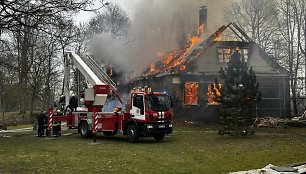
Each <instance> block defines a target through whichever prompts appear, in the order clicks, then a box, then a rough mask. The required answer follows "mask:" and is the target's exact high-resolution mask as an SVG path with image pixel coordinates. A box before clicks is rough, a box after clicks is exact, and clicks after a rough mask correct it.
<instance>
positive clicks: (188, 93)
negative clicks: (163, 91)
mask: <svg viewBox="0 0 306 174" xmlns="http://www.w3.org/2000/svg"><path fill="white" fill-rule="evenodd" d="M198 87H199V85H198V84H197V83H195V82H190V83H185V101H184V102H185V105H198Z"/></svg>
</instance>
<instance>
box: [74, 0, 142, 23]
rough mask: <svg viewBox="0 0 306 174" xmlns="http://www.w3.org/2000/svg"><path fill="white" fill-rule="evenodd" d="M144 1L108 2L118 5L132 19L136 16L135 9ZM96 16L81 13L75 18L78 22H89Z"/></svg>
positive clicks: (117, 0)
mask: <svg viewBox="0 0 306 174" xmlns="http://www.w3.org/2000/svg"><path fill="white" fill-rule="evenodd" d="M141 1H142V0H108V2H110V3H116V4H118V5H120V7H121V8H122V9H124V10H125V11H126V12H127V13H128V15H129V16H130V17H133V16H134V11H135V7H138V6H139V3H140V2H141ZM93 16H94V13H92V12H81V13H79V14H78V15H76V16H75V20H76V22H87V21H88V20H89V19H90V18H91V17H93Z"/></svg>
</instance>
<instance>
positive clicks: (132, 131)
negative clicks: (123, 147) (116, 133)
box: [127, 124, 139, 143]
mask: <svg viewBox="0 0 306 174" xmlns="http://www.w3.org/2000/svg"><path fill="white" fill-rule="evenodd" d="M138 138H139V134H138V129H137V127H136V125H135V124H130V125H129V126H128V127H127V139H128V141H129V142H131V143H135V142H136V141H137V140H138Z"/></svg>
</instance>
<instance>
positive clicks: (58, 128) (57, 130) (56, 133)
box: [52, 121, 61, 137]
mask: <svg viewBox="0 0 306 174" xmlns="http://www.w3.org/2000/svg"><path fill="white" fill-rule="evenodd" d="M52 126H53V135H54V136H56V137H58V136H60V135H61V122H58V121H56V122H54V123H53V125H52Z"/></svg>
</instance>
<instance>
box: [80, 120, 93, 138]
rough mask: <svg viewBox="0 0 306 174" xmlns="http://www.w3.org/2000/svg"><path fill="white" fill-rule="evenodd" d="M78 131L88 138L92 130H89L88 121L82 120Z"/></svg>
mask: <svg viewBox="0 0 306 174" xmlns="http://www.w3.org/2000/svg"><path fill="white" fill-rule="evenodd" d="M79 132H80V134H81V136H82V137H84V138H90V137H91V136H92V131H91V130H89V126H88V123H87V122H84V121H83V122H81V123H80V126H79Z"/></svg>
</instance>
